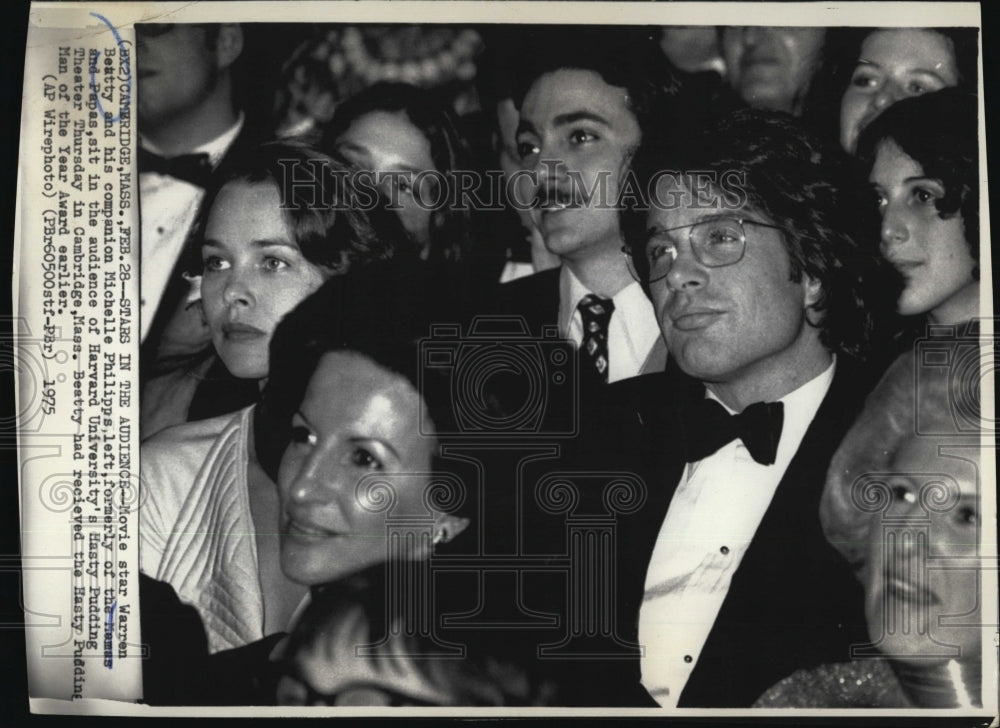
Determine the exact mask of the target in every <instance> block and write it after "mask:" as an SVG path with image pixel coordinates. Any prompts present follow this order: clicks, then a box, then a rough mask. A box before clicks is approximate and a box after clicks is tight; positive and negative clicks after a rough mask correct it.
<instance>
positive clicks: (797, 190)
mask: <svg viewBox="0 0 1000 728" xmlns="http://www.w3.org/2000/svg"><path fill="white" fill-rule="evenodd" d="M678 138H680V139H682V140H683V141H682V143H681V144H678V143H676V140H677V139H678ZM665 170H677V171H676V172H674V173H673V174H676V175H689V174H696V175H698V176H697V177H687V178H684V184H685V186H687V185H689V184H692V182H691V180H695V182H694V183H695V184H699V189H701V185H704V184H705V183H706V182H707V183H708V188H707V189H706V191H715V192H716V193H717V194H718V205H719V206H720V209H722V210H725V209H726V205H727V204H729V205H732V209H734V210H736V209H740V210H746V211H754V212H756V213H758V214H760V215H763V216H764V217H766V218H767V219H769V220H770V221H772V222H773V223H774V224H776V225H778V226H779V227H780V228H781V229H782V230H783V231H784V234H783V238H784V241H785V248H786V250H787V252H788V256H789V259H790V261H791V274H792V280H795V281H798V280H801V279H802V276H803V275H805V276H809V277H810V278H813V279H815V280H816V281H818V282H819V283H820V284H821V289H822V292H821V294H820V297H819V300H818V301H817V302H816V304H814V306H813V309H814V310H815V311H816V312H817V313H818V314H819V320H817V321H812V322H811V323H813V325H815V326H817V327H818V328H819V329H820V330H821V339H822V341H823V343H824V344H825V345H826V346H827V347H828V348H829V349H830V350H832V351H835V352H841V353H845V354H850V355H854V356H863V355H865V354H866V353H867V351H868V346H869V343H870V342H869V338H870V335H871V333H872V330H873V327H874V326H875V324H876V322H877V321H879V320H880V318H881V316H882V315H887V314H888V312H890V311H891V310H892V307H893V305H894V303H895V300H896V298H895V293H896V291H894V290H892V291H887V290H886V289H887V288H889V286H887V285H886V281H887V276H888V275H889V272H888V267H887V266H886V265H885V263H884V261H883V260H882V259H881V256H879V255H878V254H877V253H876V250H875V249H876V246H875V245H873V244H871V243H868V244H865V242H866V241H865V239H864V238H863V237H862V234H863V233H864V232H865V231H870V230H871V229H873V228H871V227H866V226H865V225H864V222H865V219H866V218H865V216H864V214H863V213H864V212H865V210H866V209H867V208H866V207H865V205H864V204H863V202H862V200H864V199H866V198H864V197H862V195H861V192H860V190H858V185H857V184H855V182H854V180H855V178H854V176H853V175H852V174H851V172H852V169H851V168H850V165H849V160H848V158H847V157H846V155H845V154H844V152H843V151H842V150H841V149H840V148H839V147H838V146H836V145H835V144H833V143H832V140H825V139H822V138H820V137H818V136H816V135H814V134H811V133H809V132H808V131H807V130H806V129H805V128H804V127H803V125H802V124H801V123H800V122H799V121H797V120H796V119H794V118H793V117H791V116H789V115H788V114H783V113H778V112H768V111H762V110H756V109H742V110H739V111H736V112H734V113H733V114H731V115H730V116H728V117H727V118H724V119H721V120H719V121H718V122H717V123H716V125H714V126H712V127H708V128H700V129H689V130H687V131H685V132H684V133H683V134H682V135H681V136H679V137H677V136H676V135H672V136H670V137H666V138H664V137H662V136H660V135H657V136H656V137H654V138H650V139H648V140H646V142H644V144H643V146H642V147H641V148H640V150H639V152H638V153H637V154H636V155H635V161H634V163H633V172H634V174H635V179H636V182H637V186H638V188H640V189H641V190H649V187H650V183H651V181H655V179H656V178H657V175H658V174H662V173H663V171H665ZM697 180H702V182H700V183H699V182H697ZM654 186H655V185H654ZM650 194H652V193H650ZM652 201H653V202H654V203H655V204H659V205H660V206H662V204H663V201H662V200H652ZM643 202H645V203H647V204H646V205H642V204H640V205H629V206H626V207H624V208H623V210H622V232H623V234H624V236H625V241H626V243H627V244H628V246H629V248H630V249H631V251H632V258H633V260H634V261H636V262H637V263H642V261H644V260H645V246H646V239H647V236H646V217H647V215H648V213H649V207H648V203H649V202H650V200H643ZM872 224H874V223H873V221H872Z"/></svg>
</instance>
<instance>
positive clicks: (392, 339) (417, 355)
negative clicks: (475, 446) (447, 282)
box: [254, 261, 459, 479]
mask: <svg viewBox="0 0 1000 728" xmlns="http://www.w3.org/2000/svg"><path fill="white" fill-rule="evenodd" d="M452 300H453V292H451V291H446V290H444V289H443V287H442V286H441V285H437V284H435V283H434V280H433V279H432V278H431V277H430V276H429V275H428V274H426V271H425V268H424V267H423V266H418V265H414V264H411V263H410V262H403V261H391V262H389V263H386V264H380V265H374V266H370V267H369V268H367V269H364V270H361V269H359V270H356V271H352V272H350V273H348V274H346V275H343V276H335V277H334V278H331V279H330V280H329V281H327V282H326V283H325V284H323V286H322V287H321V288H320V289H319V290H318V291H316V292H315V293H314V294H312V295H311V296H310V297H309V298H307V299H306V300H305V301H303V302H302V303H301V304H299V306H298V307H296V308H295V310H293V311H292V312H291V313H290V314H288V315H287V316H286V317H285V318H284V319H283V320H282V321H281V323H280V324H279V325H278V328H277V329H276V330H275V333H274V336H273V338H272V339H271V348H270V367H269V375H268V381H267V385H266V386H265V388H264V391H263V393H262V396H261V403H260V405H259V406H258V408H257V412H256V415H255V421H254V430H255V442H256V443H257V457H258V460H259V461H260V463H261V464H262V466H263V467H264V470H265V472H267V473H268V475H270V476H271V477H272V478H273V479H276V478H277V472H278V464H279V463H280V461H281V457H282V455H283V454H284V451H285V447H286V445H287V443H288V442H289V436H290V432H291V420H292V415H293V414H294V413H295V411H296V410H297V409H298V408H299V406H300V405H301V404H302V399H303V397H304V396H305V392H306V388H307V386H308V384H309V380H310V378H311V377H312V375H313V372H315V370H316V367H317V365H318V364H319V361H320V359H321V358H322V357H323V355H324V354H327V353H329V352H334V351H351V352H356V353H358V354H361V355H362V356H364V357H366V358H368V359H370V360H371V361H373V362H374V363H376V364H378V365H379V366H382V367H384V368H386V369H388V370H390V371H392V372H394V373H396V374H399V375H400V376H402V377H403V378H404V379H406V380H407V381H408V382H409V383H410V384H412V385H413V387H414V389H416V390H417V391H418V392H419V393H420V395H421V398H422V400H423V406H424V410H423V411H424V413H425V414H426V416H427V417H428V418H429V419H430V421H431V422H432V423H433V427H434V433H435V434H436V435H437V437H438V440H439V441H440V440H441V437H442V436H443V435H445V434H446V433H454V432H457V431H458V424H457V423H456V420H455V414H454V402H453V392H452V383H453V381H452V377H451V374H452V373H453V372H452V370H451V369H449V368H447V367H435V366H425V364H426V362H425V361H424V360H423V358H422V350H421V341H422V340H424V339H426V338H427V337H428V336H430V334H431V333H432V331H431V326H432V325H433V324H435V323H438V322H441V323H446V322H448V321H451V320H453V319H454V317H455V316H456V314H455V311H456V309H455V307H454V305H453V303H452ZM455 344H456V346H457V345H458V344H459V342H458V341H457V340H456V341H455ZM416 424H417V423H415V424H414V426H416Z"/></svg>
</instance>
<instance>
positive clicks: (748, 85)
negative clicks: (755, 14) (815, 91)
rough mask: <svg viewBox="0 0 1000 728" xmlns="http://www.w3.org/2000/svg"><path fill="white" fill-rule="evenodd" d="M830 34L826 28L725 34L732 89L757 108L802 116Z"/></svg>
mask: <svg viewBox="0 0 1000 728" xmlns="http://www.w3.org/2000/svg"><path fill="white" fill-rule="evenodd" d="M825 34H826V30H825V29H824V28H772V27H766V26H745V27H740V26H737V27H728V28H725V29H724V30H723V32H722V55H723V56H724V58H725V60H726V75H727V76H728V77H729V85H730V86H732V87H733V90H734V91H736V92H737V93H738V94H739V95H740V98H742V99H743V100H744V101H746V102H747V103H748V104H750V105H751V106H753V107H755V108H760V109H774V110H775V111H787V112H789V113H793V114H798V113H800V112H801V110H802V109H801V103H802V97H803V95H804V94H805V92H806V90H807V89H808V87H809V83H810V81H811V80H812V77H813V75H814V74H815V72H816V68H817V67H818V65H819V61H820V55H821V53H822V50H823V39H824V37H825Z"/></svg>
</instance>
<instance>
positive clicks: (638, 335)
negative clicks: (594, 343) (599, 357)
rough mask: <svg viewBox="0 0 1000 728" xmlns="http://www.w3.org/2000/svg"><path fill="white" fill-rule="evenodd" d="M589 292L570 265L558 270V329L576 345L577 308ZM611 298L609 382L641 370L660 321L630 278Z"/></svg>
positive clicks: (579, 332) (578, 337)
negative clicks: (630, 281) (613, 308)
mask: <svg viewBox="0 0 1000 728" xmlns="http://www.w3.org/2000/svg"><path fill="white" fill-rule="evenodd" d="M589 293H591V291H588V290H587V288H586V287H585V286H584V285H583V284H582V283H580V279H579V278H577V277H576V276H575V275H574V274H573V271H571V270H570V269H569V266H566V265H564V266H562V270H560V272H559V333H560V335H561V336H562V337H563V338H564V339H568V340H570V341H572V342H573V343H574V344H576V345H577V347H579V346H580V344H581V343H583V320H582V318H581V316H580V311H579V309H577V305H579V303H580V301H581V299H583V297H584V296H586V295H587V294H589ZM611 300H612V301H613V302H614V304H615V310H614V312H613V313H612V314H611V321H609V322H608V383H611V382H617V381H618V380H619V379H628V378H629V377H634V376H636V375H637V374H641V373H642V366H643V364H645V363H646V359H647V358H648V357H649V353H650V352H651V351H652V350H653V346H654V345H655V344H656V342H657V340H658V339H659V338H660V325H659V323H658V322H657V320H656V313H655V312H654V311H653V304H652V303H650V301H649V299H648V298H647V297H646V294H645V293H643V292H642V287H641V286H640V285H639V284H638V283H636V282H634V281H633V282H632V283H631V284H630V285H628V286H626V287H625V288H623V289H622V290H620V291H618V293H616V294H615V295H614V296H612V298H611Z"/></svg>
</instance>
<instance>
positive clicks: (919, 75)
mask: <svg viewBox="0 0 1000 728" xmlns="http://www.w3.org/2000/svg"><path fill="white" fill-rule="evenodd" d="M958 80H959V79H958V64H957V62H956V61H955V50H954V47H953V46H952V42H951V40H950V39H949V38H946V37H945V36H943V35H941V34H940V33H937V32H935V31H933V30H926V29H922V28H908V29H897V30H877V31H875V32H874V33H872V34H871V35H869V36H868V37H867V38H865V40H864V42H863V43H862V44H861V55H860V57H859V58H858V62H857V65H856V66H855V68H854V74H853V75H852V76H851V83H850V85H849V86H848V87H847V90H846V91H845V92H844V97H843V99H841V102H840V143H841V145H842V146H843V147H844V149H845V150H847V151H848V152H850V153H851V154H853V153H854V151H855V149H856V148H857V145H858V135H859V134H861V131H862V130H863V129H864V128H865V127H866V126H868V125H869V124H870V123H871V122H872V121H873V120H874V119H875V118H876V117H878V115H879V114H881V113H882V112H883V111H885V110H886V109H887V108H888V107H889V106H891V105H892V104H894V103H896V102H897V101H899V100H900V99H904V98H907V97H908V96H920V95H921V94H926V93H930V92H931V91H940V90H941V89H943V88H948V87H951V86H957V85H958Z"/></svg>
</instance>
